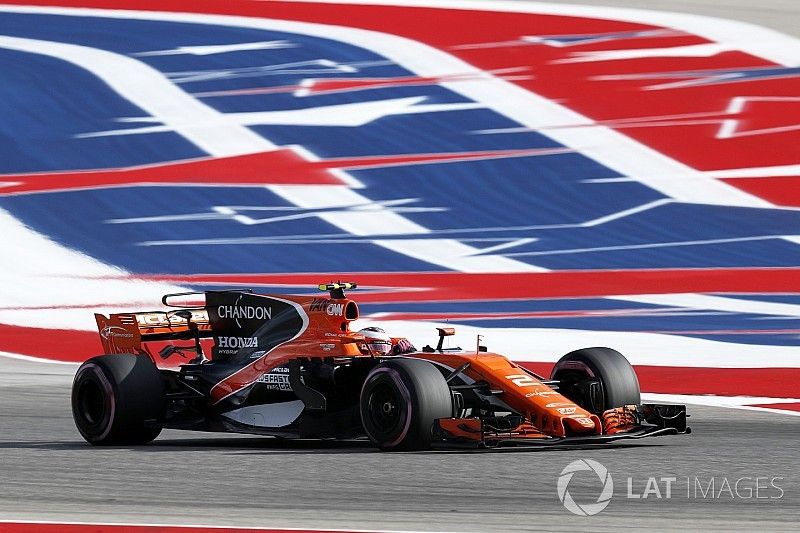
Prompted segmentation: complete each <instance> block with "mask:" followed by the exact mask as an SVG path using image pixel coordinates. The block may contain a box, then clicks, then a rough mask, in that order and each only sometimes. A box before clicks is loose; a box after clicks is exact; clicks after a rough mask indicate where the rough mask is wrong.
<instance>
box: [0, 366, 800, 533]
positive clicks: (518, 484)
mask: <svg viewBox="0 0 800 533" xmlns="http://www.w3.org/2000/svg"><path fill="white" fill-rule="evenodd" d="M74 369H75V367H72V366H62V365H49V364H34V363H25V362H18V361H9V360H7V359H3V358H0V405H2V406H3V408H2V412H1V413H0V479H2V484H0V519H6V520H8V519H39V520H42V519H44V520H71V521H109V522H146V523H183V524H186V523H189V524H198V523H200V524H216V525H237V526H250V527H256V526H273V527H278V526H282V527H319V528H325V527H327V528H362V529H380V530H424V531H476V532H477V531H498V532H500V531H534V530H541V529H544V530H559V531H578V530H586V529H587V528H590V529H591V530H606V529H615V530H618V529H626V528H636V529H639V528H642V529H643V528H647V529H653V530H671V529H692V530H697V529H704V530H726V531H730V530H742V531H752V530H756V529H758V530H761V531H781V530H782V531H791V530H796V526H797V517H798V513H797V508H798V504H800V498H798V494H799V492H798V491H800V452H799V451H798V448H797V443H798V441H800V418H796V417H787V416H782V415H774V414H765V413H752V412H747V411H733V410H724V409H710V408H700V407H694V408H692V409H691V412H692V415H693V416H692V426H693V429H694V430H695V431H694V433H693V434H692V435H688V436H673V437H664V438H658V439H656V438H653V439H650V440H648V441H639V442H637V443H635V444H631V445H622V444H617V445H614V446H607V447H594V448H576V449H546V450H539V451H524V452H520V451H511V452H490V453H486V452H483V453H480V452H479V453H475V452H446V451H439V452H429V453H403V454H388V453H381V452H378V451H375V450H373V449H371V448H369V447H367V446H365V443H364V442H357V441H354V442H346V443H320V442H312V441H280V440H277V439H271V438H264V437H248V436H229V435H225V434H199V433H189V432H180V431H171V430H168V431H165V432H164V433H163V434H162V435H161V437H159V439H157V440H156V441H155V442H154V443H153V444H151V445H147V446H141V447H130V448H128V447H125V448H95V447H92V446H90V445H88V444H86V443H84V442H83V441H82V440H81V437H80V436H79V435H78V433H77V431H76V430H75V428H74V426H73V423H72V418H71V413H70V408H69V390H70V384H71V376H72V373H73V372H74ZM579 458H588V459H594V460H596V461H599V462H600V463H602V464H603V465H605V466H606V467H607V468H608V470H609V472H610V473H611V475H612V479H613V481H614V484H615V485H614V497H613V498H612V500H611V503H610V504H609V506H608V507H607V508H606V509H605V510H604V511H602V512H601V513H600V514H598V515H596V516H593V517H590V518H586V517H578V516H574V515H571V514H570V513H568V512H567V511H566V510H565V509H564V507H563V506H562V505H561V503H560V502H559V500H558V497H557V493H556V481H557V477H558V475H559V474H560V472H561V471H562V469H563V468H564V467H565V466H566V465H567V464H568V463H570V462H571V461H573V460H576V459H579ZM687 476H688V477H689V478H690V483H689V486H690V489H689V496H690V497H688V498H687V497H686V486H687V483H686V479H685V478H686V477H687ZM628 477H631V479H632V482H631V489H632V490H631V493H632V494H637V495H641V494H642V493H643V492H644V490H645V488H646V485H647V483H648V478H650V477H655V478H657V480H656V481H657V483H658V484H659V491H660V493H661V496H662V497H661V498H660V499H659V498H656V497H655V494H652V495H650V496H649V497H648V498H647V499H642V498H639V499H629V498H628V497H627V493H628V487H627V478H628ZM661 477H675V478H676V482H674V484H673V489H672V497H671V498H669V499H667V498H666V497H665V496H666V484H665V483H664V482H661V481H660V478H661ZM712 477H713V478H714V480H715V488H714V489H713V492H714V493H715V494H714V496H717V497H714V498H711V497H710V493H708V491H707V489H706V487H707V485H708V483H709V482H710V480H711V478H712ZM756 477H759V478H766V479H762V480H761V481H760V482H759V484H760V486H762V487H764V486H767V487H768V486H769V481H768V480H767V479H771V478H773V477H781V478H783V479H780V480H775V481H774V484H775V485H777V486H778V487H780V491H782V494H781V492H779V490H778V489H775V488H768V489H761V490H760V491H759V496H760V497H761V498H760V499H756V498H755V495H754V494H753V495H752V497H750V498H747V497H746V496H747V495H748V491H747V487H751V488H753V487H755V483H756V481H755V480H745V482H743V483H741V482H740V495H739V496H740V497H737V496H735V495H734V497H733V498H731V495H729V493H728V491H726V490H725V489H724V480H725V479H727V480H728V484H729V485H730V486H731V488H733V486H734V484H735V481H736V480H737V479H740V478H756ZM694 478H698V479H699V480H700V483H701V485H700V486H701V487H702V488H703V490H704V491H706V492H707V494H709V495H707V496H706V497H705V498H704V497H702V494H701V493H698V494H697V497H695V494H694V493H695V490H696V489H695V488H694V486H695V481H694ZM720 489H722V493H721V494H720ZM569 490H570V492H571V494H572V495H573V496H574V498H575V499H576V501H578V503H590V502H593V501H596V499H597V496H598V495H599V493H600V481H599V479H598V478H597V477H596V476H594V474H590V473H588V472H585V473H584V472H581V473H579V474H576V475H575V478H574V479H573V481H572V482H571V483H570V486H569ZM777 496H781V497H780V498H778V497H777ZM770 497H771V498H770Z"/></svg>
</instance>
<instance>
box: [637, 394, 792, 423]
mask: <svg viewBox="0 0 800 533" xmlns="http://www.w3.org/2000/svg"><path fill="white" fill-rule="evenodd" d="M642 400H643V401H645V402H652V403H662V402H666V403H678V404H686V405H705V406H708V407H727V408H729V409H742V410H745V411H760V412H763V413H775V414H780V415H790V416H800V411H791V410H789V409H781V406H780V404H781V403H800V398H765V397H756V396H713V395H691V394H655V393H642ZM755 404H774V405H775V406H774V407H761V406H759V407H755ZM690 425H691V424H690Z"/></svg>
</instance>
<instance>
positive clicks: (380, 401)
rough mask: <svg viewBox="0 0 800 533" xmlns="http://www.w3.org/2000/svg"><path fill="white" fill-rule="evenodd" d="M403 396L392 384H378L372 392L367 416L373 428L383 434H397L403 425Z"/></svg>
mask: <svg viewBox="0 0 800 533" xmlns="http://www.w3.org/2000/svg"><path fill="white" fill-rule="evenodd" d="M404 403H405V402H404V400H403V398H402V396H400V394H399V393H398V391H397V389H396V388H395V387H393V386H392V384H390V383H386V382H383V383H378V384H376V385H375V387H374V388H373V389H372V391H370V394H369V400H368V402H367V415H368V416H369V419H370V422H371V423H372V425H373V427H374V428H375V429H377V430H378V431H380V432H381V433H383V434H390V433H393V432H395V431H396V430H397V429H398V428H399V426H400V425H401V424H402V422H403V420H404V417H403V410H402V406H403V404H404Z"/></svg>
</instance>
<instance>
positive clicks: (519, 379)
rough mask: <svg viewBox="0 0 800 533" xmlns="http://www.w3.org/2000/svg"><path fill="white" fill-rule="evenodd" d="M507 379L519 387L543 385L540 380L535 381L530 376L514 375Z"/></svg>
mask: <svg viewBox="0 0 800 533" xmlns="http://www.w3.org/2000/svg"><path fill="white" fill-rule="evenodd" d="M506 379H509V380H511V382H512V383H513V384H514V385H516V386H517V387H535V386H536V385H541V383H540V382H539V380H537V379H534V378H533V377H531V376H529V375H528V374H512V375H510V376H506Z"/></svg>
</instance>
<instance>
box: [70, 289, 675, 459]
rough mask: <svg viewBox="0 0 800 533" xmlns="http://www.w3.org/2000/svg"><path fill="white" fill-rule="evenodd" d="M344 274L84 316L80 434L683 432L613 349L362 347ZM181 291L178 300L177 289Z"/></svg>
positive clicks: (133, 437)
mask: <svg viewBox="0 0 800 533" xmlns="http://www.w3.org/2000/svg"><path fill="white" fill-rule="evenodd" d="M351 288H355V284H351V283H331V284H326V285H320V289H321V290H324V291H327V292H328V294H326V295H324V297H311V296H295V295H269V296H268V295H259V294H254V293H252V292H251V291H241V290H226V291H207V292H204V293H182V294H171V295H166V296H164V298H162V303H163V305H164V307H165V308H166V310H162V311H149V312H135V313H119V314H112V315H111V316H108V317H106V316H103V315H95V317H96V320H97V326H98V330H99V333H100V341H101V343H102V345H103V348H104V353H105V355H100V356H97V357H93V358H91V359H89V360H87V361H86V362H85V363H83V364H82V365H81V366H80V368H79V369H78V371H77V374H76V375H75V380H74V384H73V388H72V412H73V416H74V419H75V424H76V426H77V428H78V431H79V432H80V433H81V435H82V436H83V437H84V438H85V439H86V440H87V441H88V442H90V443H91V444H95V445H138V444H145V443H148V442H150V441H152V440H153V439H155V438H156V437H157V436H158V435H159V433H161V430H162V429H163V428H174V429H183V430H197V431H219V432H234V433H249V434H259V435H271V436H278V437H284V438H304V439H305V438H319V439H353V438H363V437H367V438H368V439H369V440H370V441H371V442H372V443H373V444H374V445H375V446H377V447H379V448H380V449H382V450H423V449H428V448H431V447H438V446H449V447H456V446H459V447H476V448H477V447H483V448H491V447H497V446H505V445H520V444H522V445H552V444H570V443H576V444H586V443H605V442H610V441H616V440H619V439H636V438H642V437H648V436H656V435H669V434H679V433H689V431H690V429H689V428H688V427H687V425H686V418H687V415H686V409H685V406H682V405H656V404H643V403H642V402H641V400H640V394H639V382H638V380H637V377H636V374H635V372H634V369H633V367H632V366H631V365H630V363H629V362H628V361H627V359H625V357H623V356H622V355H621V354H620V353H619V352H617V351H615V350H612V349H610V348H584V349H580V350H576V351H573V352H571V353H568V354H567V355H565V356H563V357H562V358H561V359H560V360H559V361H558V362H557V363H556V365H555V367H554V369H553V371H552V375H551V376H550V377H549V379H548V378H546V377H543V376H540V375H537V374H535V373H533V372H531V371H529V370H527V369H526V368H524V367H522V366H519V365H517V364H515V363H513V362H511V361H510V360H509V359H507V358H506V357H504V356H503V355H500V354H497V353H491V352H489V351H487V350H486V348H485V347H483V346H476V347H475V349H474V350H462V349H445V348H443V342H442V341H443V339H444V337H445V336H448V335H452V334H453V330H452V329H450V328H439V338H438V343H437V346H435V347H431V346H425V347H424V348H422V349H421V350H416V349H415V348H414V347H413V346H412V345H411V343H409V342H408V341H407V340H405V339H391V342H390V343H388V346H386V345H383V346H382V347H380V349H375V346H377V344H375V343H373V342H372V341H374V339H371V338H370V337H371V336H380V331H379V328H371V329H372V330H373V331H376V330H377V331H378V333H375V334H373V333H371V332H369V331H367V332H365V331H363V330H362V331H360V332H356V331H353V330H352V329H351V322H352V321H354V320H356V319H358V317H359V310H358V305H357V304H356V302H355V301H353V300H351V299H349V298H348V297H347V296H345V292H344V291H345V290H349V289H351ZM179 302H180V303H181V304H182V305H178V303H179Z"/></svg>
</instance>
